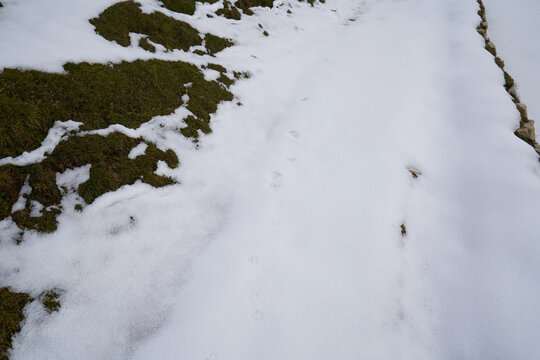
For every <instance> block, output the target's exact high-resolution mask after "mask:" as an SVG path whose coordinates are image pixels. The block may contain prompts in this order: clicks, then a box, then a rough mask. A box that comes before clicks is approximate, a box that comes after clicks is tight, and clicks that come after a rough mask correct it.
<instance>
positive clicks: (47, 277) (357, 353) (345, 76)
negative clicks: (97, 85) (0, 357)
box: [0, 0, 540, 360]
mask: <svg viewBox="0 0 540 360" xmlns="http://www.w3.org/2000/svg"><path fill="white" fill-rule="evenodd" d="M2 2H3V3H4V7H3V8H1V9H0V34H8V35H9V36H6V37H4V36H2V37H1V38H0V49H1V53H0V66H2V67H4V66H6V67H13V66H23V67H31V68H38V69H45V70H58V69H59V67H60V65H61V64H62V63H63V62H65V61H73V60H76V61H81V60H88V61H96V62H97V61H108V60H115V61H117V60H120V59H127V60H131V59H134V58H137V57H140V58H145V57H149V56H155V57H159V58H164V59H166V58H167V59H182V60H186V61H192V62H196V63H198V64H204V63H205V62H207V61H210V62H216V63H219V64H222V65H224V66H226V67H227V68H228V69H237V70H241V71H250V72H251V73H252V77H251V78H250V79H248V80H242V81H239V82H238V83H237V85H235V86H233V87H232V88H231V90H232V92H233V93H234V94H235V96H236V97H237V99H235V101H233V102H231V103H224V104H222V105H220V107H219V109H218V112H217V113H216V114H215V115H214V116H213V119H212V127H213V131H214V132H213V133H212V134H210V135H207V136H203V137H201V141H200V143H199V147H198V149H196V148H195V146H194V145H193V144H192V143H191V142H190V141H189V140H187V139H185V138H183V137H182V136H180V135H179V134H177V133H173V132H172V131H169V130H167V126H165V127H161V126H159V127H158V126H157V125H155V126H153V125H152V124H158V123H160V124H165V125H166V124H167V123H168V122H170V123H171V124H173V123H176V122H178V121H180V120H179V119H181V118H182V116H185V114H184V112H182V111H177V112H176V113H175V114H172V115H170V116H168V117H160V118H156V119H154V120H152V121H151V122H150V123H148V124H145V125H143V126H142V127H141V128H140V129H138V130H137V132H136V133H137V136H140V135H141V134H142V135H144V134H146V135H145V136H146V137H147V138H149V139H154V140H153V141H158V142H159V141H163V142H166V143H167V147H170V148H172V149H174V150H175V151H177V153H178V155H179V157H180V162H181V166H180V168H179V169H175V170H170V169H168V170H166V171H168V172H169V173H171V175H172V176H174V177H176V178H178V179H179V180H180V183H181V184H179V185H174V186H169V187H165V188H161V189H153V188H151V187H149V186H147V185H144V184H141V183H138V184H135V185H132V186H126V187H123V188H121V189H120V190H118V191H116V192H114V193H108V194H106V195H104V196H102V197H100V198H99V199H98V200H97V201H95V202H94V203H93V204H92V205H91V206H88V207H86V208H85V209H84V211H83V212H76V211H74V210H66V211H65V212H64V213H63V214H62V215H61V216H60V217H59V220H60V224H59V228H58V230H57V231H56V232H55V233H53V234H50V235H43V234H37V233H32V232H28V233H27V234H25V237H24V241H23V242H22V243H21V244H20V245H15V244H14V243H12V242H11V241H2V242H1V243H0V276H1V278H0V279H1V281H2V283H5V284H6V285H9V286H11V287H13V288H14V289H16V290H19V291H25V292H30V293H32V294H38V293H40V292H41V291H44V290H47V289H51V288H60V289H63V291H64V292H63V293H62V295H61V297H60V301H61V306H62V307H61V309H60V311H59V312H55V313H52V314H50V315H49V314H48V313H46V312H45V310H44V309H43V308H42V307H41V305H40V304H39V303H37V302H34V303H32V304H31V305H29V306H28V307H27V308H26V310H25V314H26V322H25V323H24V325H23V327H22V331H21V332H20V333H19V334H18V335H17V336H16V337H15V339H14V350H13V352H12V354H11V358H12V359H55V360H61V359H186V360H187V359H189V360H196V359H200V360H203V359H212V360H214V359H215V360H218V359H226V360H241V359H244V360H253V359H257V360H264V359H268V360H270V359H281V360H285V359H291V360H292V359H295V360H297V359H305V360H308V359H309V360H315V359H333V360H338V359H343V360H345V359H347V360H350V359H366V360H368V359H369V360H374V359H389V360H390V359H430V360H433V359H449V360H450V359H452V360H454V359H490V360H495V359H501V360H503V359H504V360H508V359H516V360H525V359H531V360H532V359H537V358H538V353H539V351H540V344H539V343H538V338H539V336H540V307H539V304H540V285H539V282H538V269H539V268H540V241H539V240H540V239H539V238H540V221H539V219H540V203H539V200H540V165H539V162H538V155H537V154H536V153H535V152H534V150H533V149H532V148H531V147H530V146H529V145H527V144H526V143H524V142H523V141H521V140H519V139H518V138H517V137H516V136H514V135H513V131H514V129H515V128H516V127H517V126H518V125H519V114H518V113H517V111H516V109H515V106H514V105H513V103H512V101H511V99H510V97H509V95H508V94H507V93H506V91H505V89H504V87H503V81H504V80H503V75H502V72H501V71H500V69H499V68H498V67H497V66H496V65H495V63H494V62H493V57H492V56H491V55H490V54H489V53H488V52H487V51H485V50H484V48H483V39H482V38H481V36H480V35H479V34H478V33H477V32H476V29H475V28H476V26H477V25H478V22H479V21H480V19H479V17H478V15H477V14H476V12H477V10H478V4H477V3H476V1H475V0H438V1H433V0H366V1H363V0H327V1H326V4H317V5H316V6H315V7H311V6H309V5H308V4H307V3H298V2H296V1H287V0H285V1H281V0H277V1H276V4H279V3H282V2H284V3H285V5H284V6H282V7H276V8H273V9H263V8H259V9H256V11H255V13H256V14H255V15H254V16H252V17H247V16H246V17H243V18H242V20H241V21H239V22H236V21H232V20H226V19H224V18H218V19H208V18H207V17H206V13H207V12H210V11H212V10H213V11H215V9H216V8H218V7H219V6H218V4H214V5H210V4H206V5H200V6H199V8H198V10H197V13H196V14H195V16H194V17H189V16H183V15H178V14H177V15H175V16H176V17H177V18H179V19H184V20H186V21H189V22H190V23H192V24H193V25H194V26H196V27H197V28H198V29H199V30H200V31H212V32H213V33H215V34H219V35H220V36H224V37H230V38H232V39H234V40H235V41H236V43H237V45H236V46H233V47H232V48H229V49H226V50H225V51H223V52H222V53H220V54H219V55H218V57H217V58H215V59H214V58H212V59H210V58H209V57H198V56H196V55H192V54H188V53H184V52H181V51H174V52H169V53H158V54H157V55H154V54H150V53H146V52H143V51H142V50H141V49H136V48H122V47H120V46H118V45H115V44H113V43H110V42H108V41H106V40H105V39H103V38H101V37H99V36H98V35H96V34H94V32H93V28H92V26H91V25H90V24H89V23H88V19H89V18H91V17H94V16H96V15H98V14H99V12H101V11H102V10H103V9H104V8H105V7H107V6H109V5H110V4H112V3H114V1H104V0H100V1H82V0H77V1H74V0H69V1H68V0H58V1H55V2H54V5H53V4H52V2H51V3H49V2H43V1H40V0H26V1H24V2H22V1H18V0H5V1H4V0H3V1H2ZM289 2H290V4H291V6H292V8H291V9H292V14H287V13H286V10H287V9H289V6H288V5H287V4H288V3H289ZM485 2H486V8H487V13H488V18H490V16H499V18H498V20H496V19H494V20H493V24H490V30H489V31H490V34H493V38H494V41H495V42H496V43H497V41H499V38H500V39H501V42H503V38H504V36H510V35H509V33H508V34H506V33H505V31H506V30H507V29H508V28H512V27H514V28H516V27H518V26H520V25H521V22H520V21H519V19H518V18H514V19H512V20H508V19H506V18H505V14H506V12H505V11H504V8H505V6H506V7H515V8H517V7H518V6H522V7H523V9H524V10H522V11H523V12H524V13H527V12H531V11H530V10H527V8H526V6H529V4H534V3H535V2H534V1H525V0H520V1H512V2H509V1H497V0H486V1H485ZM143 3H144V4H145V6H150V5H152V4H153V1H150V0H145V1H144V2H143ZM495 3H498V8H497V10H495V6H493V13H490V11H492V10H491V6H492V4H493V5H494V4H495ZM505 4H507V5H505ZM531 6H533V5H531ZM534 6H536V5H534ZM535 8H536V9H538V7H537V6H536V7H535ZM501 9H502V10H501ZM508 21H511V22H512V24H511V25H510V26H508V28H507V29H505V28H504V25H501V27H500V28H497V26H498V25H497V24H499V23H500V24H505V23H506V24H507V23H508ZM258 23H261V24H262V25H263V26H264V28H265V29H266V30H267V31H268V32H269V34H270V36H268V37H265V36H263V34H262V30H261V29H260V28H259V27H258ZM29 24H31V26H30V25H29ZM536 29H538V27H536ZM505 34H506V35H505ZM537 35H539V34H538V31H536V32H534V33H528V34H522V36H524V37H526V39H527V40H529V39H530V46H531V47H535V48H534V49H535V50H534V51H533V52H532V53H531V54H529V55H527V56H515V57H514V58H515V60H510V58H511V56H512V53H513V52H514V51H515V50H514V49H513V48H512V40H513V36H514V35H511V38H510V39H509V40H508V41H507V43H506V44H507V45H504V46H503V44H502V43H501V45H500V48H501V56H502V57H503V58H505V59H506V56H508V59H509V60H508V61H507V63H508V65H509V71H510V72H512V70H513V69H514V68H515V69H518V68H520V69H522V71H521V70H520V71H521V72H518V71H517V70H516V73H515V74H514V76H515V78H516V81H517V82H518V83H519V84H523V85H522V87H523V92H524V94H523V95H524V98H525V101H526V102H528V105H529V107H530V108H531V109H533V108H535V107H536V108H537V109H538V108H540V101H538V99H536V100H535V97H534V96H535V95H534V94H535V92H534V91H536V94H538V93H539V91H540V90H539V89H540V87H539V85H538V84H539V82H538V81H536V82H531V83H529V82H527V81H528V80H526V78H527V76H529V75H530V76H537V77H538V69H537V64H538V63H539V61H540V46H538V42H537V41H536V37H537ZM527 36H528V38H527ZM497 44H498V43H497ZM514 58H513V59H514ZM524 58H527V61H524V62H522V63H520V60H521V59H524ZM531 58H533V59H534V61H533V59H531ZM531 64H533V65H531ZM531 66H532V67H531ZM533 73H534V74H533ZM526 84H527V85H526ZM526 87H527V89H529V90H525V89H526ZM530 89H533V90H530ZM526 92H528V93H530V95H528V94H526ZM238 101H239V102H241V103H242V104H243V105H242V106H238V105H237V104H236V103H237V102H238ZM536 111H538V110H536ZM60 125H61V124H59V125H58V126H59V127H58V129H56V130H55V132H51V133H50V134H52V135H50V137H49V138H47V139H48V140H47V141H48V143H47V144H45V145H46V146H49V145H50V144H55V143H57V142H58V141H59V139H60V137H61V135H62V133H61V131H60V130H61V129H66V130H67V129H68V128H67V127H66V125H62V126H63V127H60ZM73 125H75V124H73ZM70 126H71V125H70ZM156 128H159V130H155V129H156ZM62 131H63V130H62ZM155 131H162V133H160V134H159V136H158V135H156V132H155ZM45 145H44V146H45ZM143 150H144V149H142V148H140V149H137V150H133V156H136V155H137V154H139V153H140V151H143ZM43 153H44V152H39V153H35V154H34V155H35V157H36V158H39V157H40V156H42V155H43ZM30 158H31V154H27V155H24V159H22V158H21V159H20V160H19V159H13V160H9V162H21V163H23V162H26V160H28V159H30ZM408 168H414V169H418V170H419V171H421V175H420V176H418V177H417V178H413V177H412V176H411V173H410V172H409V170H408ZM84 171H86V170H85V169H81V171H79V172H78V173H73V174H65V175H64V177H60V178H59V181H64V182H65V183H70V184H71V183H75V182H77V181H80V178H81V177H84V175H85V173H84ZM164 171H165V170H164ZM70 199H71V198H70V197H69V196H68V197H66V198H65V199H64V201H65V202H69V201H73V200H70ZM65 208H66V209H73V206H72V205H71V206H67V205H66V206H65ZM402 224H403V225H404V227H405V229H406V234H405V235H404V236H402V235H401V231H402V227H401V225H402ZM0 231H1V234H2V235H1V236H2V237H3V238H8V237H9V236H11V235H12V234H13V233H14V232H16V231H17V230H16V229H15V228H14V226H13V225H12V224H11V223H8V221H7V220H6V221H4V222H2V223H0Z"/></svg>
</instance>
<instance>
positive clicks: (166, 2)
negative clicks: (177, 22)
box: [162, 0, 218, 15]
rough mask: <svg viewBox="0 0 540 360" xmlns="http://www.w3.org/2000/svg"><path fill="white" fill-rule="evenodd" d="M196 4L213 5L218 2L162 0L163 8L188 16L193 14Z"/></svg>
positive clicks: (207, 0) (213, 0) (206, 0)
mask: <svg viewBox="0 0 540 360" xmlns="http://www.w3.org/2000/svg"><path fill="white" fill-rule="evenodd" d="M196 2H201V3H207V4H214V3H216V2H218V0H197V1H195V0H162V3H163V6H164V7H165V8H167V9H169V10H171V11H174V12H179V13H184V14H188V15H193V14H195V7H196Z"/></svg>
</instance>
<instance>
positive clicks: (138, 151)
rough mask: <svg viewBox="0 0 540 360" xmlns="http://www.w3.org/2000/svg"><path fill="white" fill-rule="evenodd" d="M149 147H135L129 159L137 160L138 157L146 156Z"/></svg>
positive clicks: (141, 145) (141, 144)
mask: <svg viewBox="0 0 540 360" xmlns="http://www.w3.org/2000/svg"><path fill="white" fill-rule="evenodd" d="M147 147H148V145H147V144H146V143H143V142H142V143H140V144H138V145H137V146H135V147H134V148H133V149H131V151H130V152H129V154H128V158H130V159H135V158H136V157H137V156H140V155H144V153H145V152H146V148H147Z"/></svg>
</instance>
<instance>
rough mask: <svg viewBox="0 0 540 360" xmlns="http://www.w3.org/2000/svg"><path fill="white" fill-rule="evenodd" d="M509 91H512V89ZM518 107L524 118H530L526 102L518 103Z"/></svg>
mask: <svg viewBox="0 0 540 360" xmlns="http://www.w3.org/2000/svg"><path fill="white" fill-rule="evenodd" d="M508 92H510V90H509V91H508ZM516 108H517V109H518V111H519V113H520V114H521V118H522V119H528V113H527V105H526V104H524V103H517V104H516Z"/></svg>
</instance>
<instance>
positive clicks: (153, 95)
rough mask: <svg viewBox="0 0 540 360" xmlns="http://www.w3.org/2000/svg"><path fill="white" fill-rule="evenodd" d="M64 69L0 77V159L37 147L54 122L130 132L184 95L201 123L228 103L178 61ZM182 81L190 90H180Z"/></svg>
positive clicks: (215, 85) (8, 71)
mask: <svg viewBox="0 0 540 360" xmlns="http://www.w3.org/2000/svg"><path fill="white" fill-rule="evenodd" d="M64 68H65V70H66V71H67V74H51V73H44V72H39V71H21V70H15V69H5V70H4V72H3V73H0V118H2V119H3V121H2V123H0V157H5V156H17V155H19V154H21V153H22V152H23V151H25V150H29V149H34V148H37V147H39V145H40V144H41V142H42V141H43V139H44V138H45V136H46V135H47V132H48V131H49V129H50V127H51V126H52V125H53V124H54V122H55V121H56V120H69V119H71V120H74V121H80V122H83V123H84V126H83V129H87V130H90V129H99V128H104V127H107V126H109V125H111V124H122V125H125V126H127V127H131V128H135V127H138V126H139V125H140V124H142V123H143V122H146V121H148V120H150V119H151V118H152V117H154V116H157V115H166V114H170V113H172V112H173V111H174V109H176V108H177V107H179V106H181V105H182V104H183V101H182V96H183V95H184V94H188V95H189V97H190V100H189V102H188V104H187V107H188V109H189V110H191V111H192V112H193V113H194V114H195V116H197V117H199V118H201V119H204V120H206V121H207V120H209V119H210V114H211V113H212V112H214V111H215V110H216V108H217V104H218V103H219V102H220V101H223V100H229V99H232V94H230V93H229V92H228V91H227V90H226V89H224V88H223V87H222V86H221V85H219V84H218V83H217V82H214V81H206V80H204V77H203V74H202V73H201V72H200V70H199V69H198V68H197V67H196V66H195V65H192V64H189V63H185V62H180V61H178V62H173V61H162V60H149V61H142V60H137V61H135V62H122V63H120V64H115V65H103V64H88V63H80V64H72V63H68V64H66V65H65V66H64ZM186 83H191V84H192V86H191V87H189V88H186V87H184V86H182V85H183V84H186Z"/></svg>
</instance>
